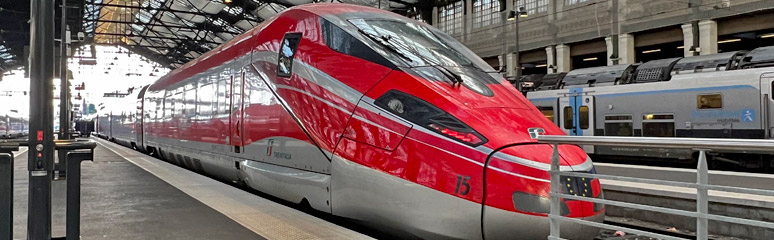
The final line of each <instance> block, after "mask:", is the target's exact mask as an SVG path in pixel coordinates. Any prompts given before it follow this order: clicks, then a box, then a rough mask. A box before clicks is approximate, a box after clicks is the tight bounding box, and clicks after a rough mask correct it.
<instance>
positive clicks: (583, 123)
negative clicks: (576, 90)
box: [578, 106, 589, 129]
mask: <svg viewBox="0 0 774 240" xmlns="http://www.w3.org/2000/svg"><path fill="white" fill-rule="evenodd" d="M578 116H579V117H578V121H579V124H580V128H581V129H589V107H588V106H581V107H579V108H578Z"/></svg>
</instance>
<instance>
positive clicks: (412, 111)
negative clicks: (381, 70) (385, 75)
mask: <svg viewBox="0 0 774 240" xmlns="http://www.w3.org/2000/svg"><path fill="white" fill-rule="evenodd" d="M374 103H375V104H376V106H379V107H381V108H383V109H386V110H387V111H389V112H391V113H393V114H395V115H398V116H400V117H402V118H404V119H406V120H408V121H410V122H412V123H415V124H417V125H420V126H422V127H424V128H427V129H430V130H431V131H434V132H437V133H439V134H441V135H444V136H446V137H448V138H451V139H454V140H455V141H458V142H462V143H464V144H466V145H469V146H472V147H476V146H479V145H481V144H484V143H486V141H487V139H486V138H484V136H481V134H479V133H478V132H476V131H475V130H474V129H473V128H471V127H470V126H468V125H467V124H465V123H463V122H462V121H460V120H459V119H457V118H455V117H454V116H452V115H451V114H449V113H447V112H445V111H443V110H441V109H439V108H438V107H436V106H433V105H432V104H430V103H428V102H425V101H424V100H422V99H419V98H417V97H414V96H411V95H409V94H407V93H404V92H401V91H397V90H390V91H388V92H387V93H385V94H384V95H382V96H381V97H379V98H378V99H376V101H375V102H374Z"/></svg>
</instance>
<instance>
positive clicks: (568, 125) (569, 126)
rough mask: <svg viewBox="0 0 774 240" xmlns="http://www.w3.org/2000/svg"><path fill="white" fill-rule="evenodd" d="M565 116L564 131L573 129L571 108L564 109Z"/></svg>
mask: <svg viewBox="0 0 774 240" xmlns="http://www.w3.org/2000/svg"><path fill="white" fill-rule="evenodd" d="M563 111H564V114H563V116H562V117H563V118H564V129H572V128H573V127H572V108H571V107H564V109H563Z"/></svg>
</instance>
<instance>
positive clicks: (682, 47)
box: [677, 46, 685, 49]
mask: <svg viewBox="0 0 774 240" xmlns="http://www.w3.org/2000/svg"><path fill="white" fill-rule="evenodd" d="M684 48H685V46H679V47H677V49H684Z"/></svg>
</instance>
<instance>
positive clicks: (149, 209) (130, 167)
mask: <svg viewBox="0 0 774 240" xmlns="http://www.w3.org/2000/svg"><path fill="white" fill-rule="evenodd" d="M92 140H94V141H96V142H97V143H98V147H97V149H95V153H94V155H95V156H94V162H83V163H82V182H81V183H82V186H81V239H370V237H368V236H366V235H363V234H361V233H358V232H355V231H353V230H350V229H348V228H345V227H342V226H339V225H336V224H334V223H331V222H328V221H325V220H323V219H320V218H318V217H315V216H312V215H310V214H307V213H304V212H301V211H299V210H296V209H293V208H290V207H288V206H285V205H282V204H279V203H277V202H274V201H271V200H268V199H265V198H262V197H260V196H258V195H255V194H253V193H250V192H247V191H245V190H242V189H239V188H236V187H234V186H230V185H228V184H226V183H223V182H219V181H216V180H214V179H211V178H208V177H205V176H202V175H199V174H197V173H194V172H190V171H188V170H186V169H183V168H180V167H177V166H174V165H171V164H169V163H166V162H164V161H161V160H159V159H156V158H153V157H150V156H147V155H145V154H142V153H139V152H136V151H134V150H131V149H128V148H125V147H122V146H119V145H116V144H114V143H110V142H107V141H104V140H102V139H96V138H92ZM15 156H16V158H15V165H14V174H15V175H14V239H26V237H27V236H26V234H27V229H26V228H27V216H26V215H27V201H28V200H27V191H28V185H27V184H28V176H27V175H28V172H27V154H26V149H21V150H20V151H19V152H16V153H15ZM65 187H66V186H65V181H54V182H53V186H52V189H53V190H52V196H53V199H54V200H53V201H52V206H53V213H52V214H53V224H52V236H53V237H61V236H64V235H65V208H64V206H65V202H64V196H65V192H64V190H65V189H66V188H65Z"/></svg>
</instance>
